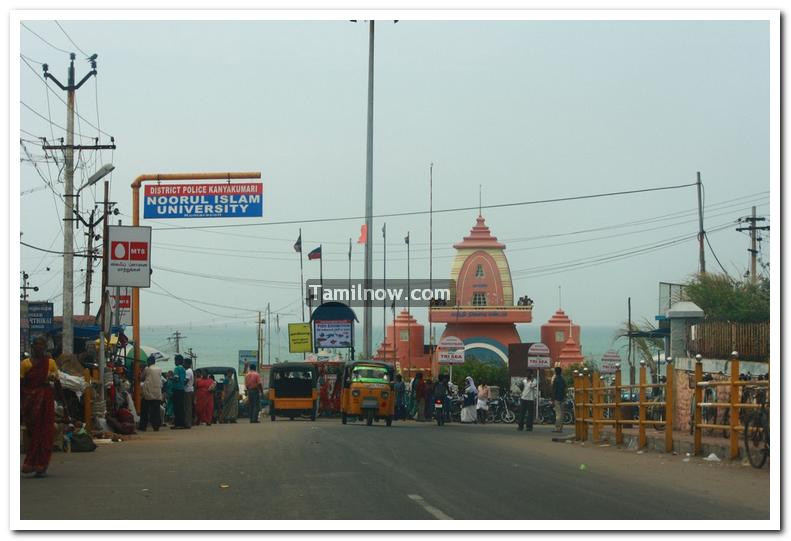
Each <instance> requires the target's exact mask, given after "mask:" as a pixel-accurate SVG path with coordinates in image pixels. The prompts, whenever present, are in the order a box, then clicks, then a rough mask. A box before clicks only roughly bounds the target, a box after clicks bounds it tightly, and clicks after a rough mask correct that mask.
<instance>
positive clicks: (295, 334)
mask: <svg viewBox="0 0 791 541" xmlns="http://www.w3.org/2000/svg"><path fill="white" fill-rule="evenodd" d="M288 351H289V352H290V353H310V352H311V351H313V341H312V340H311V336H310V323H289V324H288Z"/></svg>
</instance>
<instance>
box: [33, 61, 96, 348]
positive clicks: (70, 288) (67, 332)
mask: <svg viewBox="0 0 791 541" xmlns="http://www.w3.org/2000/svg"><path fill="white" fill-rule="evenodd" d="M69 56H70V59H71V62H70V64H69V71H68V83H67V85H66V86H63V85H62V84H61V83H60V81H58V80H57V79H56V78H55V77H54V76H53V75H52V74H50V73H49V71H48V70H49V66H48V65H47V64H43V65H42V68H43V70H44V79H45V80H46V79H52V80H53V81H54V82H55V84H56V85H58V87H60V89H61V90H65V91H66V93H67V100H66V146H65V148H64V149H63V150H64V154H65V165H64V182H65V186H64V189H65V193H64V197H63V200H64V205H65V210H64V213H63V220H64V221H65V222H66V223H65V224H64V227H63V337H62V346H61V349H62V351H63V353H73V352H74V255H73V252H74V226H73V225H72V224H71V222H72V221H73V220H74V218H72V213H73V211H74V201H73V197H74V194H73V193H72V192H73V191H74V94H75V92H76V91H77V89H79V88H80V87H81V86H82V85H83V84H84V83H85V81H87V80H88V79H89V78H90V77H91V76H92V75H96V56H93V57H92V58H91V68H92V69H91V71H90V72H88V74H87V75H85V77H83V78H82V80H81V81H80V82H79V83H76V84H75V80H76V79H75V76H74V59H75V58H76V57H77V55H75V54H74V53H70V55H69Z"/></svg>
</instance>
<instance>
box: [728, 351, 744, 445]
mask: <svg viewBox="0 0 791 541" xmlns="http://www.w3.org/2000/svg"><path fill="white" fill-rule="evenodd" d="M731 358H732V360H731V411H730V413H731V418H730V425H731V431H730V436H731V460H733V459H735V458H739V433H738V432H736V427H738V426H739V406H738V404H739V403H740V402H741V400H740V398H739V394H740V393H739V385H738V383H739V352H738V351H734V352H733V353H731Z"/></svg>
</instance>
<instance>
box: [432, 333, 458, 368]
mask: <svg viewBox="0 0 791 541" xmlns="http://www.w3.org/2000/svg"><path fill="white" fill-rule="evenodd" d="M437 356H438V361H439V364H443V365H445V364H464V342H463V341H462V339H461V338H458V337H456V336H446V337H445V338H443V339H442V340H440V341H439V345H438V347H437Z"/></svg>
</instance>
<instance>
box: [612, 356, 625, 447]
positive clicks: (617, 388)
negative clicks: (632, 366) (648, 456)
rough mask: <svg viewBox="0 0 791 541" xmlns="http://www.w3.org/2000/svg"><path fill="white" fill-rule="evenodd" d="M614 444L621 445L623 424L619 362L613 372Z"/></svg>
mask: <svg viewBox="0 0 791 541" xmlns="http://www.w3.org/2000/svg"><path fill="white" fill-rule="evenodd" d="M613 419H615V444H616V445H623V425H622V424H621V364H620V363H618V365H617V366H616V372H615V411H614V412H613Z"/></svg>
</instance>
